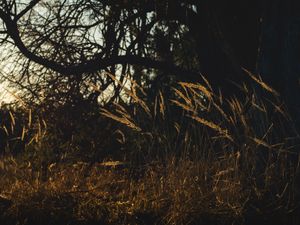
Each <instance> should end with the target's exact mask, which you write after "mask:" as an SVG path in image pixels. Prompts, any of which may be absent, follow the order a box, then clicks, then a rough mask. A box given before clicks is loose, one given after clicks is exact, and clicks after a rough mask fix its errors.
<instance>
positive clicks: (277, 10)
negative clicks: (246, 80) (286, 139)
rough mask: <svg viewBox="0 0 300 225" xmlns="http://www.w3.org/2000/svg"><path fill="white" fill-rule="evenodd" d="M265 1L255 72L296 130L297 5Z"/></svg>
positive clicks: (292, 0)
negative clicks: (277, 96) (274, 92)
mask: <svg viewBox="0 0 300 225" xmlns="http://www.w3.org/2000/svg"><path fill="white" fill-rule="evenodd" d="M297 2H298V0H267V1H266V2H265V6H264V15H263V25H262V41H261V53H260V57H259V64H258V73H259V74H260V75H261V76H262V78H263V80H264V81H265V82H266V83H268V84H270V85H271V86H272V87H273V88H275V89H276V90H277V91H278V92H279V93H280V95H281V98H282V99H283V100H284V102H285V104H286V106H287V108H288V110H289V113H290V115H291V116H292V119H293V120H294V122H295V124H296V127H297V129H298V131H299V130H300V129H299V128H300V100H299V97H300V85H299V84H300V83H299V79H300V14H299V12H300V3H297Z"/></svg>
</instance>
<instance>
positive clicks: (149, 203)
mask: <svg viewBox="0 0 300 225" xmlns="http://www.w3.org/2000/svg"><path fill="white" fill-rule="evenodd" d="M249 75H250V77H252V78H253V80H254V82H255V87H254V88H253V87H252V88H250V87H248V86H246V85H243V86H241V87H240V88H241V93H240V94H239V97H236V96H232V97H231V98H224V97H223V96H222V95H221V94H220V93H218V92H217V91H215V90H213V88H214V87H211V86H210V84H209V82H208V81H207V80H206V79H205V78H203V82H202V83H201V84H200V83H187V82H180V83H178V84H177V85H175V86H173V87H171V88H170V90H168V91H166V90H160V91H159V92H158V93H157V96H155V97H154V98H153V99H150V98H149V97H148V96H147V94H146V92H147V91H146V90H144V89H143V88H142V87H140V86H138V85H137V84H134V85H133V86H132V87H131V89H126V90H125V92H126V93H127V95H128V98H130V100H131V104H130V105H128V104H125V103H115V104H113V105H111V106H110V107H107V108H102V109H101V115H102V116H104V117H106V118H108V119H111V120H113V121H114V122H116V123H117V124H118V126H116V128H117V129H116V130H115V131H111V132H112V133H113V132H114V134H115V135H116V137H117V139H118V142H119V143H121V144H122V148H123V156H122V157H119V158H123V159H124V160H127V161H128V162H129V164H124V166H123V167H122V168H119V167H118V165H119V164H112V165H113V166H111V167H110V168H107V167H106V166H105V165H104V164H103V163H94V164H91V163H86V162H77V163H66V162H64V163H62V162H52V163H48V164H46V165H43V168H42V169H41V168H36V165H34V164H32V163H31V161H27V162H26V161H24V160H22V159H14V158H13V157H5V158H3V159H2V160H1V161H0V175H1V181H0V194H1V195H0V196H1V198H0V200H1V201H3V202H5V201H6V202H7V206H5V207H4V208H3V207H2V208H1V207H0V210H2V212H3V213H2V214H3V217H2V218H3V219H7V218H10V219H11V221H18V222H19V223H23V224H39V223H41V221H43V220H44V219H45V218H46V217H47V216H48V215H51V219H50V220H48V222H49V224H51V223H55V224H65V223H71V224H72V223H73V224H78V223H79V222H80V223H82V224H97V223H101V222H102V223H103V224H212V223H214V224H216V223H217V224H251V223H252V222H253V221H254V222H255V220H252V219H253V218H256V219H257V220H256V222H257V221H258V222H266V223H267V222H270V221H271V220H273V221H272V224H276V222H277V224H283V223H285V222H287V221H288V220H289V219H288V218H296V219H297V217H296V215H297V213H298V211H299V200H300V196H299V191H298V189H299V177H298V176H299V175H298V174H299V168H298V166H299V165H298V159H299V153H298V147H299V146H297V145H296V144H297V143H298V140H299V139H297V138H298V136H297V135H298V134H297V132H296V130H295V129H294V127H293V123H292V120H291V119H290V118H289V115H288V112H286V110H285V109H284V105H283V104H282V102H281V101H280V96H278V94H277V92H275V91H274V90H273V89H272V88H271V87H269V86H268V85H267V84H265V83H264V82H263V81H262V80H261V79H259V78H257V77H255V76H254V75H252V74H249ZM166 95H168V96H167V97H166ZM79 125H80V124H79ZM46 136H47V134H46ZM47 140H49V139H47V138H45V139H43V140H41V143H43V144H41V145H40V148H41V149H40V150H41V151H42V150H43V149H42V148H43V146H47ZM50 140H53V138H52V139H50ZM49 146H51V145H49ZM120 165H123V164H120ZM127 165H129V166H127ZM1 201H0V202H1ZM0 205H1V204H0ZM263 218H265V221H264V220H263ZM51 221H52V222H51ZM53 221H54V222H53ZM288 222H291V221H288ZM292 222H293V223H294V224H297V221H296V220H295V221H292Z"/></svg>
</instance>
